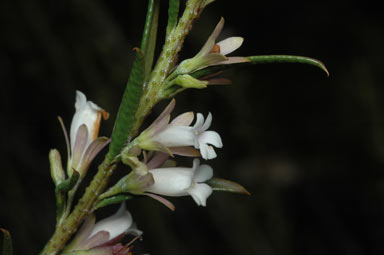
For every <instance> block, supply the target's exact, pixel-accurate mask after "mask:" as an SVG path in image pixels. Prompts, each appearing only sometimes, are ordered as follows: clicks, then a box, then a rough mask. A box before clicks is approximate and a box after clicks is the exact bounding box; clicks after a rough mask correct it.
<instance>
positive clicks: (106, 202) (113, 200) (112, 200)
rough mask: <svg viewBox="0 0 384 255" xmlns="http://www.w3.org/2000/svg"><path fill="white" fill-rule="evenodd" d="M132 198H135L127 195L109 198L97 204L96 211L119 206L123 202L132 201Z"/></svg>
mask: <svg viewBox="0 0 384 255" xmlns="http://www.w3.org/2000/svg"><path fill="white" fill-rule="evenodd" d="M132 198H133V196H132V195H130V194H127V193H124V194H118V195H115V196H112V197H107V198H104V199H102V200H100V201H99V202H98V203H97V205H96V207H95V210H96V209H99V208H101V207H104V206H107V205H113V204H119V203H121V202H124V201H126V200H129V199H132Z"/></svg>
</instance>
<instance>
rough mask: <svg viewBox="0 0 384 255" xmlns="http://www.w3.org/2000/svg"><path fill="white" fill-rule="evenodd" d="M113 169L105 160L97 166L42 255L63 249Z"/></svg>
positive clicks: (55, 252)
mask: <svg viewBox="0 0 384 255" xmlns="http://www.w3.org/2000/svg"><path fill="white" fill-rule="evenodd" d="M115 167H116V165H115V164H111V163H110V162H108V161H107V160H104V162H103V163H102V164H101V165H100V166H99V170H98V172H97V174H96V175H95V177H94V178H93V180H92V182H91V184H90V185H89V187H88V188H87V189H86V191H85V193H84V195H83V197H82V198H81V199H80V200H79V202H78V203H77V205H76V207H75V208H74V210H73V212H72V213H71V214H70V215H69V216H68V218H66V219H65V220H64V221H63V222H62V223H61V224H60V225H59V226H57V228H56V231H55V233H54V234H53V236H52V237H51V239H50V240H49V241H48V243H47V244H46V246H45V247H44V249H43V251H42V252H41V254H42V255H54V254H58V253H59V251H61V250H62V249H63V248H64V246H65V244H66V242H67V241H68V240H69V239H70V238H71V236H72V234H74V233H75V232H76V230H77V228H78V227H79V225H80V224H81V223H82V221H83V219H84V218H85V217H86V216H88V215H89V213H90V212H91V209H92V206H93V204H94V202H95V201H96V200H97V198H98V196H99V194H101V193H102V192H103V191H104V189H105V187H106V185H107V182H108V179H109V177H110V176H111V175H112V173H113V170H114V169H115Z"/></svg>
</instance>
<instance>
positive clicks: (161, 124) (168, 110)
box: [148, 99, 176, 130]
mask: <svg viewBox="0 0 384 255" xmlns="http://www.w3.org/2000/svg"><path fill="white" fill-rule="evenodd" d="M175 105H176V100H175V99H172V100H171V102H170V103H169V104H168V105H167V107H165V109H164V111H163V112H162V113H161V114H160V115H159V116H158V117H157V118H156V120H155V121H154V122H153V123H152V124H151V125H150V126H149V128H148V129H154V128H156V130H157V129H158V128H164V127H165V126H166V125H167V124H168V122H169V115H170V114H171V112H172V111H173V109H174V108H175ZM167 116H168V121H167V122H166V123H165V121H164V120H165V119H167ZM156 126H157V127H156Z"/></svg>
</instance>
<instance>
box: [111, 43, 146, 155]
mask: <svg viewBox="0 0 384 255" xmlns="http://www.w3.org/2000/svg"><path fill="white" fill-rule="evenodd" d="M135 50H136V56H135V60H134V62H133V66H132V70H131V73H130V75H129V79H128V82H127V86H126V88H125V91H124V94H123V98H122V100H121V103H120V107H119V112H118V113H117V118H116V122H115V127H114V128H113V131H112V136H111V144H110V146H109V151H108V154H107V160H108V161H110V162H111V161H113V160H114V159H115V157H116V156H117V155H119V154H120V152H121V149H122V148H123V146H124V144H126V143H127V142H129V141H130V139H131V137H130V132H131V130H132V128H133V124H134V121H135V113H136V111H137V108H138V106H139V102H140V98H141V95H142V94H143V85H144V69H145V67H144V56H143V53H142V52H141V51H140V50H139V49H137V48H136V49H135Z"/></svg>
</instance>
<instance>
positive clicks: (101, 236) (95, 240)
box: [77, 230, 110, 250]
mask: <svg viewBox="0 0 384 255" xmlns="http://www.w3.org/2000/svg"><path fill="white" fill-rule="evenodd" d="M109 239H110V234H109V233H108V231H105V230H103V231H98V232H97V233H96V234H94V235H92V236H91V237H90V238H88V239H87V240H85V241H84V242H82V243H81V244H80V246H79V247H78V248H77V250H88V249H91V248H93V247H96V246H100V245H102V244H104V243H105V242H107V241H108V240H109Z"/></svg>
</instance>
